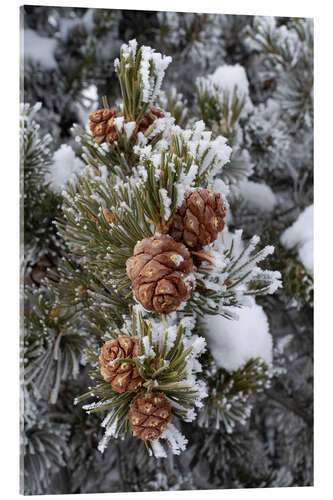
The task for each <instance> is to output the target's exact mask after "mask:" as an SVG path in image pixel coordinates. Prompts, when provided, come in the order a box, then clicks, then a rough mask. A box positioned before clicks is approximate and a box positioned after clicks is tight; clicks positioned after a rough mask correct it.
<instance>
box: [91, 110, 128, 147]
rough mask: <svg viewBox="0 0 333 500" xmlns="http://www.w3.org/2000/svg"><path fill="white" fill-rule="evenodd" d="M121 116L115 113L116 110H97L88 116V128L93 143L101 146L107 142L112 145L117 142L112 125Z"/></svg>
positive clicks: (114, 128) (113, 125)
mask: <svg viewBox="0 0 333 500" xmlns="http://www.w3.org/2000/svg"><path fill="white" fill-rule="evenodd" d="M118 116H121V115H120V113H117V111H116V108H111V109H106V108H103V109H98V110H97V111H94V113H91V114H90V115H89V119H90V122H89V128H90V130H91V135H92V137H93V140H94V142H97V144H102V143H103V142H107V143H109V144H113V143H114V141H116V140H117V138H118V135H117V130H116V127H115V124H114V119H115V118H117V117H118Z"/></svg>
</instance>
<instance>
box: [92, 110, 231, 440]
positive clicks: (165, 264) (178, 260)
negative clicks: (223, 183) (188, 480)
mask: <svg viewBox="0 0 333 500" xmlns="http://www.w3.org/2000/svg"><path fill="white" fill-rule="evenodd" d="M119 116H121V115H120V114H119V113H117V112H116V110H115V108H112V109H100V110H97V111H95V113H92V114H91V115H90V116H89V118H90V124H89V125H90V130H91V132H92V137H93V140H94V141H95V142H96V143H98V144H102V143H104V142H106V143H108V144H109V145H110V146H111V147H115V145H117V137H118V134H117V130H116V127H115V119H116V118H117V117H119ZM163 116H164V113H163V111H162V110H160V109H159V108H156V107H155V106H151V107H150V108H149V110H148V112H147V113H146V114H145V115H144V117H143V119H142V120H141V122H140V123H138V124H137V128H136V133H137V132H138V131H141V132H143V133H144V132H145V131H146V130H147V129H148V128H149V126H150V125H151V124H152V123H153V122H154V121H155V120H156V119H157V118H161V117H163ZM104 215H105V214H104ZM225 215H226V205H225V203H224V201H223V199H222V197H221V195H220V194H219V193H214V192H212V191H211V190H209V189H200V188H197V189H194V190H188V191H186V192H185V195H184V200H183V202H182V204H181V206H180V207H179V208H178V210H177V212H176V214H175V216H174V217H173V219H172V220H171V221H170V222H169V223H168V224H166V227H165V228H163V231H164V233H165V234H162V233H160V232H156V233H155V235H154V236H152V237H151V238H145V239H143V240H141V241H139V242H137V244H136V245H135V247H134V252H133V256H132V257H130V258H129V259H128V260H127V262H126V272H127V275H128V277H129V278H130V280H131V282H132V290H133V294H134V296H135V298H136V299H137V300H138V301H139V302H140V303H141V304H142V306H143V307H144V308H145V309H146V310H147V311H151V312H155V313H159V314H170V313H172V312H173V311H175V310H176V309H178V307H179V306H180V305H181V303H182V302H184V301H186V300H187V299H188V298H189V297H190V295H191V293H192V291H193V289H194V286H195V272H196V270H197V268H196V265H195V261H194V259H195V258H196V255H197V254H198V252H199V251H200V250H202V249H203V248H204V247H205V246H206V245H209V244H210V243H212V242H213V241H215V240H216V239H217V236H218V233H219V232H220V231H222V229H223V227H224V218H225ZM105 217H106V220H107V221H108V217H109V214H108V213H107V214H106V215H105ZM109 222H110V223H112V219H111V218H110V221H109ZM139 355H140V340H139V338H137V337H132V336H130V335H120V336H118V337H117V338H116V339H113V340H110V341H108V342H106V343H105V344H104V345H103V346H102V349H101V353H100V356H99V365H100V372H101V375H102V376H103V378H104V380H105V381H106V382H108V383H110V384H111V386H112V388H113V390H114V391H116V392H118V393H120V394H122V393H124V392H132V393H136V394H135V396H134V399H133V401H132V403H131V406H130V409H129V413H128V421H129V424H130V428H131V431H132V434H133V435H134V436H137V437H139V438H140V439H142V440H144V441H146V440H150V441H152V440H155V439H158V438H159V437H160V436H161V435H162V433H163V432H164V430H165V429H166V428H167V425H168V423H169V422H170V421H171V419H172V414H171V403H170V402H169V401H168V400H167V398H166V396H165V394H164V393H163V392H159V391H153V392H149V393H148V392H147V391H146V390H145V388H144V387H143V383H144V379H143V378H142V377H141V376H140V373H139V371H138V369H137V367H136V366H135V364H133V363H129V362H127V361H125V360H130V359H131V360H132V359H135V358H137V357H138V356H139ZM121 359H123V360H124V361H120V360H121ZM117 360H119V361H117Z"/></svg>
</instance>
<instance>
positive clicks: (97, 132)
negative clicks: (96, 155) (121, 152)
mask: <svg viewBox="0 0 333 500" xmlns="http://www.w3.org/2000/svg"><path fill="white" fill-rule="evenodd" d="M121 116H122V115H121V114H120V113H118V112H117V110H116V108H111V109H107V108H102V109H98V110H97V111H94V113H91V114H90V115H89V120H90V121H89V128H90V131H91V135H92V138H93V141H94V142H96V143H97V144H103V143H107V144H109V146H110V147H112V148H114V147H115V146H116V145H117V140H118V133H117V129H116V125H115V119H116V118H119V117H121ZM164 116H165V115H164V113H163V111H162V110H161V109H160V108H157V107H156V106H150V107H149V109H148V111H147V112H146V114H145V115H144V116H143V118H142V120H140V122H139V123H138V124H137V128H136V131H135V132H136V133H138V132H142V133H143V134H144V133H145V132H146V130H148V128H149V127H150V126H151V125H152V124H153V123H154V121H155V120H156V119H157V118H163V117H164ZM122 132H123V131H122ZM135 136H136V134H133V135H132V139H134V140H135Z"/></svg>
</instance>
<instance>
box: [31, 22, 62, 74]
mask: <svg viewBox="0 0 333 500" xmlns="http://www.w3.org/2000/svg"><path fill="white" fill-rule="evenodd" d="M23 44H24V45H23V54H24V58H27V59H33V60H34V61H37V62H39V63H40V64H41V65H42V66H44V67H45V68H47V69H52V68H56V66H57V62H56V60H55V58H54V50H55V48H56V45H57V40H56V39H55V38H47V37H44V36H40V35H38V34H37V33H36V32H35V31H33V30H30V29H26V30H24V31H23Z"/></svg>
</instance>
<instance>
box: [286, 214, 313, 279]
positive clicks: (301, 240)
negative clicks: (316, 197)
mask: <svg viewBox="0 0 333 500" xmlns="http://www.w3.org/2000/svg"><path fill="white" fill-rule="evenodd" d="M281 243H282V245H283V246H284V247H286V248H288V249H292V248H295V247H296V248H297V251H298V257H299V259H300V261H301V262H302V264H303V265H304V267H305V268H306V269H307V271H308V272H309V273H310V274H313V205H309V206H308V207H307V208H306V209H305V210H304V211H303V212H302V213H301V214H300V215H299V216H298V218H297V219H296V220H295V222H294V223H293V224H292V225H291V226H290V227H288V228H287V229H286V230H285V231H284V232H283V233H282V235H281Z"/></svg>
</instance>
